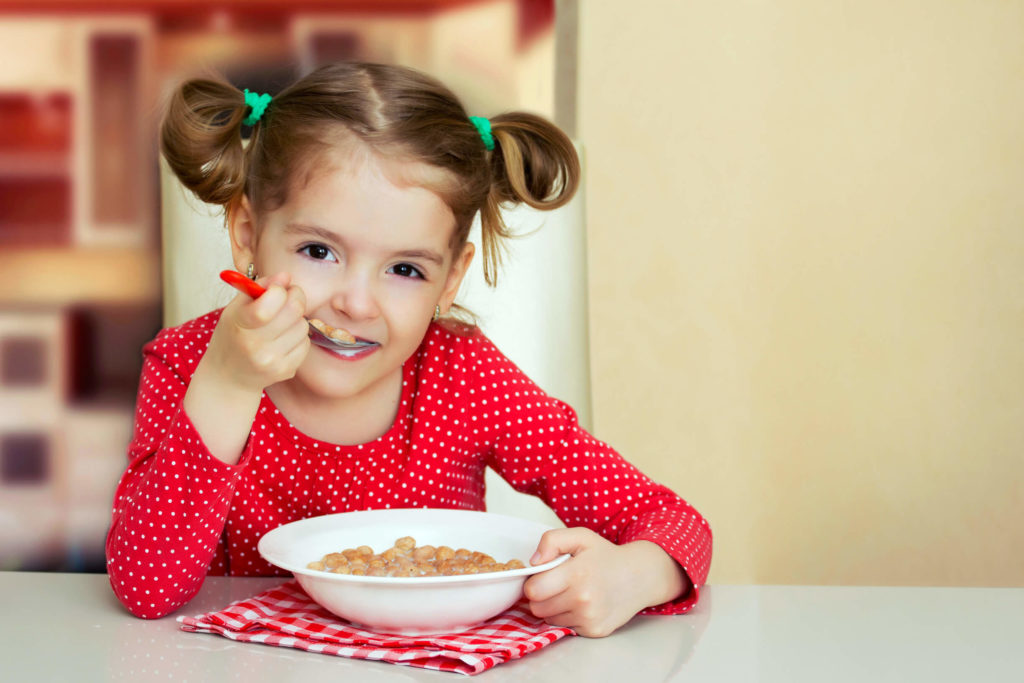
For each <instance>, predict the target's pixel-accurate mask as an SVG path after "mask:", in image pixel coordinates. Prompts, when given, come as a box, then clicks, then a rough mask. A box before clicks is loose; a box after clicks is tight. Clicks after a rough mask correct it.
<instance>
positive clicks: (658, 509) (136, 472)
mask: <svg viewBox="0 0 1024 683" xmlns="http://www.w3.org/2000/svg"><path fill="white" fill-rule="evenodd" d="M219 317H220V311H214V312H212V313H210V314H207V315H205V316H203V317H200V318H197V319H195V320H193V321H190V322H188V323H185V324H184V325H181V326H179V327H176V328H171V329H167V330H164V331H162V332H161V333H160V334H159V335H158V336H157V338H156V339H154V340H153V341H152V342H150V343H149V344H147V345H146V347H145V348H144V365H143V370H142V378H141V380H140V383H139V394H138V403H137V407H136V415H135V433H134V436H133V438H132V442H131V444H130V446H129V448H128V460H129V463H128V468H127V470H126V471H125V473H124V475H123V476H122V478H121V481H120V483H119V484H118V487H117V491H116V493H115V496H114V504H113V512H112V520H111V527H110V531H109V533H108V536H107V545H106V551H107V570H108V573H109V575H110V582H111V586H112V587H113V589H114V592H115V593H116V595H117V597H118V598H119V599H120V600H121V602H122V603H123V604H124V605H125V606H126V607H127V608H128V609H129V610H130V611H131V612H132V613H133V614H136V615H137V616H140V617H146V618H155V617H160V616H163V615H165V614H168V613H169V612H171V611H173V610H175V609H178V608H179V607H181V606H182V605H184V604H185V603H187V602H188V600H190V599H191V598H192V596H193V595H195V593H196V592H197V591H198V590H199V588H200V586H201V585H202V581H203V579H204V578H205V576H206V575H207V574H208V573H211V574H231V575H235V576H267V575H283V572H281V571H280V570H278V569H276V568H275V567H272V566H271V565H269V564H268V563H267V562H265V561H264V560H263V559H262V558H261V557H260V556H259V554H258V553H257V550H256V543H257V541H258V540H259V538H260V537H261V536H263V534H265V533H266V532H268V531H270V530H271V529H274V528H276V527H278V526H280V525H282V524H285V523H288V522H292V521H295V520H299V519H304V518H307V517H313V516H317V515H323V514H329V513H335V512H350V511H356V510H367V509H380V508H409V507H431V508H462V509H470V510H483V509H484V493H485V491H484V470H485V468H486V467H488V466H489V467H492V468H494V469H495V470H496V471H497V472H498V473H499V474H500V475H501V476H502V477H504V478H505V479H506V480H507V481H508V482H510V483H511V484H512V486H514V487H515V488H516V489H518V490H519V491H522V492H525V493H530V494H533V495H536V496H539V497H540V498H541V499H542V500H543V501H544V502H545V503H546V504H547V505H548V506H549V507H551V508H552V509H553V510H554V511H555V513H556V514H557V515H558V517H559V518H560V519H561V520H562V521H563V522H564V523H565V524H566V526H570V527H573V526H584V527H587V528H589V529H592V530H594V531H596V532H597V533H599V534H601V535H602V536H604V537H605V538H607V539H609V540H611V541H613V542H615V543H620V544H621V543H627V542H630V541H635V540H640V539H644V540H649V541H652V542H654V543H657V544H658V545H659V546H661V547H662V548H663V549H665V551H666V552H667V553H668V554H669V555H671V556H672V557H673V558H675V559H676V560H677V561H678V562H679V563H680V565H681V566H682V567H683V568H684V570H685V571H686V573H687V575H688V576H689V578H690V580H691V581H692V582H693V584H694V586H695V589H694V590H692V591H689V592H688V593H687V594H686V595H684V596H680V598H679V599H677V600H675V601H673V602H669V603H666V604H663V605H659V606H657V607H653V608H649V609H648V610H645V612H646V613H658V614H674V613H682V612H685V611H688V610H689V609H690V608H691V607H692V606H693V605H694V604H695V603H696V600H697V596H698V592H697V589H699V587H700V586H701V585H702V584H703V583H704V581H705V579H706V577H707V573H708V567H709V564H710V561H711V529H710V527H709V526H708V524H707V522H706V521H705V520H704V518H703V517H701V515H700V514H699V513H698V512H697V511H696V510H695V509H694V508H693V507H691V506H690V505H689V504H687V503H686V502H685V501H684V500H682V499H681V498H680V497H679V496H677V495H676V494H675V493H673V492H672V491H671V490H669V489H668V488H666V487H664V486H661V485H659V484H657V483H655V482H653V481H651V480H650V479H649V478H647V477H646V476H644V475H643V473H641V472H640V471H639V470H637V469H636V468H635V467H633V466H632V465H630V464H629V463H628V462H626V461H625V460H624V459H623V458H622V457H621V456H620V455H619V454H618V453H616V452H615V451H614V450H613V449H611V448H610V447H609V446H607V445H606V444H604V443H602V442H601V441H599V440H597V439H595V438H594V437H593V436H591V435H590V434H588V433H587V432H586V431H584V430H583V429H582V428H581V427H580V426H579V424H578V422H577V419H576V414H575V412H574V411H573V410H572V408H570V407H569V406H568V405H566V404H564V403H562V402H561V401H558V400H556V399H554V398H552V397H550V396H548V395H547V394H545V393H544V392H543V391H542V390H541V389H540V388H538V387H537V386H536V385H535V384H534V383H533V382H532V381H530V379H529V378H527V377H526V376H525V375H524V374H523V373H522V371H520V370H519V368H517V367H516V366H515V365H514V364H513V363H512V362H511V361H509V360H508V359H507V358H506V357H505V356H503V355H502V354H501V353H500V352H499V351H498V350H497V349H496V348H495V347H494V345H493V344H492V343H491V342H490V340H488V339H487V338H486V337H485V336H484V335H483V334H481V333H480V332H479V331H473V332H472V333H471V334H465V335H460V334H456V333H454V332H453V331H451V330H448V329H446V328H445V327H443V326H441V325H438V324H434V325H431V327H430V328H429V330H428V332H427V334H426V337H425V338H424V341H423V343H422V344H421V346H420V348H419V349H418V351H417V352H416V353H415V354H413V356H412V357H411V358H409V360H408V361H406V363H405V365H404V367H403V377H404V383H403V387H402V396H401V404H400V406H399V410H398V415H397V417H396V419H395V422H394V424H393V425H392V427H391V429H389V430H388V432H386V433H385V434H383V435H382V436H381V437H380V438H378V439H376V440H375V441H372V442H370V443H365V444H359V445H352V446H342V445H336V444H331V443H326V442H323V441H318V440H316V439H314V438H312V437H310V436H308V435H307V434H304V433H302V432H300V431H299V430H297V429H296V428H295V427H293V426H292V425H291V424H290V423H289V422H288V420H287V419H286V418H285V417H284V416H283V415H282V414H281V413H279V412H278V410H277V409H276V407H275V406H274V404H273V402H272V401H271V400H270V399H269V398H268V397H267V395H266V394H264V395H263V399H262V403H261V405H260V408H259V412H258V413H257V415H256V418H255V420H254V422H253V425H252V430H251V433H250V437H249V440H248V442H247V444H246V447H245V451H244V452H243V454H242V457H241V459H240V461H239V462H238V464H237V465H227V464H225V463H224V462H222V461H220V460H218V459H217V458H215V457H214V456H212V455H211V454H210V452H209V451H208V450H207V448H206V446H205V445H204V444H203V440H202V438H201V437H200V435H199V434H198V432H197V431H196V429H195V427H194V426H193V424H192V422H191V420H190V419H189V416H188V415H187V414H186V413H185V411H184V409H183V408H182V400H183V398H184V395H185V390H186V388H187V387H188V383H189V381H190V380H191V377H192V373H193V372H194V370H195V368H196V365H197V364H198V362H199V360H200V359H201V358H202V354H203V353H204V352H205V350H206V347H207V345H208V344H209V340H210V336H211V334H212V332H213V329H214V327H215V326H216V324H217V321H218V320H219ZM524 559H525V558H524Z"/></svg>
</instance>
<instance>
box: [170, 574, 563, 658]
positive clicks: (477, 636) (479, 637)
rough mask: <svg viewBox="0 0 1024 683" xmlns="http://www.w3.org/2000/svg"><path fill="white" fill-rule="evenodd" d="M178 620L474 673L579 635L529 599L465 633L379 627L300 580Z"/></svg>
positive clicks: (247, 636)
mask: <svg viewBox="0 0 1024 683" xmlns="http://www.w3.org/2000/svg"><path fill="white" fill-rule="evenodd" d="M178 621H179V622H180V623H181V629H182V630H183V631H192V632H196V633H216V634H219V635H222V636H224V637H226V638H230V639H232V640H240V641H243V642H252V643H263V644H264V645H279V646H281V647H294V648H298V649H300V650H307V651H309V652H322V653H324V654H329V655H336V656H338V657H353V658H356V659H373V660H377V661H382V662H391V663H392V664H402V665H405V666H419V667H423V668H425V669H435V670H437V671H454V672H456V673H462V674H469V675H472V674H478V673H480V672H481V671H486V670H487V669H490V668H491V667H493V666H497V665H498V664H501V663H502V662H506V661H508V660H510V659H518V658H519V657H522V656H523V655H527V654H529V653H531V652H534V651H536V650H539V649H540V648H542V647H544V646H545V645H550V644H551V643H553V642H555V641H556V640H559V639H560V638H562V637H563V636H569V635H575V633H574V632H573V630H572V629H569V628H565V627H560V626H551V625H549V624H546V623H544V622H543V621H542V620H540V619H537V618H536V617H534V616H533V615H532V614H530V612H529V610H528V609H526V606H525V604H524V603H523V602H520V603H517V604H516V605H514V606H512V608H510V609H509V610H507V611H505V612H503V613H501V614H499V615H498V616H496V617H494V618H492V619H490V620H489V621H486V622H484V623H483V624H480V625H479V626H474V627H473V628H471V629H469V630H467V631H463V632H462V633H452V634H447V635H432V636H398V635H388V634H381V633H374V632H372V631H364V630H363V629H360V628H357V627H355V626H353V625H352V624H350V623H349V622H347V621H342V620H341V619H339V618H338V617H336V616H334V615H333V614H331V613H330V612H328V611H327V610H325V609H324V608H322V607H320V606H319V605H317V604H316V603H315V602H313V600H312V599H311V598H310V597H309V596H308V595H306V593H305V591H303V590H302V588H300V587H299V584H298V583H297V582H295V581H289V582H287V583H284V584H282V585H280V586H277V587H276V588H271V589H270V590H268V591H265V592H263V593H260V594H259V595H257V596H255V597H252V598H248V599H247V600H239V601H238V602H233V603H231V604H230V605H228V606H227V607H225V608H224V609H222V610H220V611H219V612H209V613H207V614H200V615H198V616H195V617H178Z"/></svg>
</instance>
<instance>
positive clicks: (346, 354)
mask: <svg viewBox="0 0 1024 683" xmlns="http://www.w3.org/2000/svg"><path fill="white" fill-rule="evenodd" d="M313 345H314V346H318V347H320V348H321V349H323V350H324V351H326V352H327V353H330V354H331V355H332V356H335V357H337V358H339V359H340V360H360V359H362V358H365V357H366V356H369V355H370V354H372V353H373V352H374V351H376V350H377V349H379V348H380V344H378V343H376V342H360V345H359V346H358V347H356V348H352V349H343V348H339V347H337V346H334V345H330V346H328V345H327V344H326V343H314V344H313Z"/></svg>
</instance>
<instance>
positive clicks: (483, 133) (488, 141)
mask: <svg viewBox="0 0 1024 683" xmlns="http://www.w3.org/2000/svg"><path fill="white" fill-rule="evenodd" d="M469 120H470V121H471V122H472V123H473V125H474V126H476V130H477V132H478V133H480V137H481V138H482V139H483V141H484V147H486V148H487V149H488V151H489V150H492V149H494V136H493V135H491V122H490V121H488V120H487V119H485V118H484V117H483V116H470V117H469Z"/></svg>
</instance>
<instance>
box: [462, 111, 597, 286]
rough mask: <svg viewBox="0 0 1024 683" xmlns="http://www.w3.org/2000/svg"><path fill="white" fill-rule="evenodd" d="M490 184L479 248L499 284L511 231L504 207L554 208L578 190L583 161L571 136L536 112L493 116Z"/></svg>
mask: <svg viewBox="0 0 1024 683" xmlns="http://www.w3.org/2000/svg"><path fill="white" fill-rule="evenodd" d="M491 133H492V135H493V137H494V141H495V147H494V151H493V152H492V154H491V161H490V163H491V176H492V181H491V189H490V192H489V194H488V195H487V200H486V202H485V203H484V206H483V207H482V208H481V210H480V228H481V230H480V242H481V244H480V247H481V251H482V252H483V254H482V256H483V270H484V279H485V280H486V281H487V283H488V284H490V285H491V286H494V284H495V282H496V279H497V272H498V269H499V268H500V267H501V261H502V254H503V245H504V240H506V239H508V238H510V237H512V236H513V235H512V233H511V231H510V230H509V228H508V226H507V225H505V221H504V220H502V217H501V208H502V207H503V206H515V205H518V204H527V205H528V206H532V207H533V208H535V209H540V210H542V211H550V210H551V209H557V208H558V207H560V206H563V205H565V204H567V203H568V202H569V200H571V199H572V197H573V195H574V194H576V190H577V189H578V187H579V182H580V160H579V156H578V155H577V154H576V148H575V147H574V146H573V144H572V141H571V140H570V139H569V137H568V136H567V135H566V134H565V133H563V132H562V130H561V129H559V128H558V127H557V126H555V125H554V124H552V123H551V122H549V121H547V120H546V119H543V118H541V117H539V116H536V115H534V114H528V113H525V112H512V113H507V114H501V115H499V116H495V117H494V118H492V119H491Z"/></svg>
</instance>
